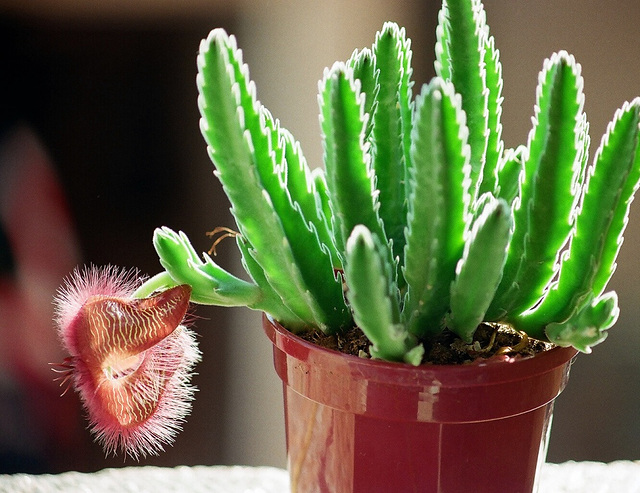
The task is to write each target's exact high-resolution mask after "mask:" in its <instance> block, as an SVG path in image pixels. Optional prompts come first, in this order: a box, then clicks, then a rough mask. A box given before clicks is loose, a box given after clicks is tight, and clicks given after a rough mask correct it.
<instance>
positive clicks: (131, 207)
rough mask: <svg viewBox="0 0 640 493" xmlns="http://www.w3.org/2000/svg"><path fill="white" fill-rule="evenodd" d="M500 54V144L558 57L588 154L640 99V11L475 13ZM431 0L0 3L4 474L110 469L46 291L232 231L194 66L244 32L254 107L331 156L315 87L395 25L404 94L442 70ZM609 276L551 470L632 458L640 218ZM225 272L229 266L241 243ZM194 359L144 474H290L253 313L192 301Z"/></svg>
mask: <svg viewBox="0 0 640 493" xmlns="http://www.w3.org/2000/svg"><path fill="white" fill-rule="evenodd" d="M485 6H486V8H487V12H488V22H489V25H490V26H491V33H492V34H493V35H494V36H495V38H496V42H497V46H498V48H499V49H500V50H501V60H502V64H503V75H504V81H505V87H504V92H503V95H504V97H505V103H504V108H503V110H504V113H503V124H504V138H505V140H506V144H507V146H510V147H513V146H516V145H517V144H519V143H523V142H525V141H526V138H527V134H528V131H529V129H530V126H531V116H532V114H533V105H534V101H535V87H536V84H537V74H538V72H539V71H540V69H541V67H542V63H543V60H544V58H546V57H548V56H549V55H550V54H551V53H553V52H554V51H557V50H560V49H566V50H567V51H569V52H570V53H573V54H574V55H575V56H576V58H577V60H578V61H579V62H580V63H581V64H582V68H583V75H584V77H585V81H586V82H585V93H586V104H585V110H586V112H587V115H588V117H589V121H590V122H591V127H590V133H591V137H592V146H591V147H592V153H593V151H595V149H596V148H597V146H598V145H599V142H600V138H601V136H602V134H603V133H604V131H605V128H606V124H607V123H608V122H609V121H610V120H611V118H612V116H613V114H614V111H615V110H616V108H618V107H619V106H621V104H622V103H623V102H624V101H625V100H629V99H632V98H634V97H635V96H637V95H640V83H639V82H638V81H640V61H639V59H638V44H639V42H640V33H639V31H638V25H640V3H638V2H637V1H636V0H615V1H610V2H607V3H606V6H604V5H603V3H602V2H601V1H599V0H544V1H543V0H540V1H535V2H532V1H530V0H487V1H486V2H485ZM439 8H440V2H439V1H424V0H423V1H419V0H370V1H366V0H351V1H349V2H344V1H341V0H325V1H323V2H312V1H305V0H299V1H293V0H282V1H277V0H272V1H270V0H255V1H251V0H235V1H228V2H225V1H223V0H181V1H178V0H110V1H108V2H105V1H102V0H28V1H24V0H0V473H4V472H19V471H20V472H59V471H65V470H72V469H73V470H81V471H93V470H97V469H101V468H104V467H117V466H122V465H132V464H134V462H133V461H131V460H130V459H127V460H126V461H125V460H124V459H123V458H122V457H118V458H105V457H104V454H103V452H102V450H101V449H100V448H99V447H98V446H96V445H95V444H92V443H91V440H90V437H89V434H88V432H87V431H86V430H85V429H84V427H85V422H84V420H83V417H82V411H81V410H80V406H79V402H78V398H77V396H76V395H75V394H73V393H71V392H70V393H68V394H66V395H65V396H64V397H62V398H60V397H59V394H60V389H59V388H58V387H57V385H56V384H55V383H54V382H52V377H53V375H52V374H51V371H50V369H49V366H48V363H51V362H60V361H62V358H63V357H64V355H63V354H62V353H61V351H60V349H59V347H58V343H57V340H56V338H55V333H54V329H53V326H52V324H51V316H52V307H51V298H52V296H53V294H54V293H55V290H56V289H57V287H58V285H59V284H60V283H61V281H62V278H63V277H64V276H65V275H66V274H67V273H69V272H70V271H71V270H72V269H73V268H74V267H75V266H76V265H79V264H85V263H94V264H98V265H103V264H115V265H120V266H124V267H133V266H136V267H138V268H139V269H140V270H141V271H142V272H143V273H146V274H149V275H152V274H154V273H156V272H157V271H158V270H159V265H158V262H157V258H156V256H155V252H154V250H153V248H152V244H151V237H152V234H153V230H154V228H155V227H157V226H161V225H167V226H170V227H172V228H173V229H176V230H179V229H180V230H183V231H185V232H186V233H187V234H188V235H189V236H190V238H191V239H192V241H193V243H194V245H195V246H196V248H197V249H198V250H201V251H205V250H207V249H208V248H209V247H210V246H211V240H210V239H208V238H207V237H206V235H205V232H206V231H210V230H212V229H213V228H215V227H216V226H229V227H233V223H232V220H231V218H230V216H229V213H228V203H227V200H226V198H225V197H224V195H223V193H222V191H221V189H220V186H219V185H218V183H217V181H216V180H215V178H214V177H213V175H212V166H211V164H210V162H209V160H208V158H207V154H206V149H205V145H204V143H203V141H202V139H201V137H200V134H199V129H198V119H199V115H198V110H197V106H196V86H195V73H196V65H195V59H196V54H197V49H198V45H199V42H200V39H202V38H203V37H205V36H206V35H207V33H208V32H209V30H210V29H212V28H214V27H225V28H226V29H227V30H228V31H229V32H232V33H234V34H236V36H237V38H238V43H239V45H240V46H241V47H242V48H243V50H244V56H245V61H246V62H248V64H249V66H250V67H251V76H252V78H253V79H254V80H255V82H256V84H257V88H258V97H259V99H260V100H261V101H262V102H263V103H264V104H265V105H266V106H267V107H268V108H269V109H270V110H271V111H272V113H273V114H274V115H275V116H276V117H278V118H280V120H281V122H282V124H283V125H284V126H285V127H287V128H288V129H290V130H291V131H292V132H293V134H294V135H295V136H296V137H297V138H298V139H299V140H300V141H301V143H302V147H303V149H304V150H305V154H306V156H307V159H308V161H309V163H310V164H311V165H313V166H317V165H319V164H320V163H321V144H320V137H319V126H318V118H317V112H318V111H317V100H316V94H317V82H318V80H319V79H320V78H321V76H322V71H323V69H324V67H326V66H330V65H331V64H332V63H333V62H334V61H335V60H338V59H340V60H344V59H346V58H348V57H349V55H350V54H351V52H352V51H353V49H354V48H362V47H364V46H370V45H371V43H372V42H373V39H374V35H375V33H376V31H377V30H378V29H379V28H380V27H381V26H382V24H383V22H384V21H385V20H393V21H396V22H398V23H399V24H401V25H403V26H405V27H406V29H407V33H408V36H409V37H410V38H412V40H413V44H412V47H413V66H414V80H415V82H416V88H419V87H420V85H421V84H422V83H425V82H427V81H428V80H429V79H430V78H431V77H432V76H433V68H432V67H433V58H434V50H433V45H434V40H435V34H434V32H435V25H436V19H437V12H438V10H439ZM639 207H640V206H638V204H634V206H633V208H632V214H631V220H630V223H629V227H628V229H627V234H626V241H625V244H624V247H623V248H622V251H621V254H620V257H619V263H620V264H621V265H622V267H621V268H620V269H619V270H618V272H617V273H616V274H615V277H614V279H613V281H612V283H611V285H610V287H611V288H613V289H616V290H617V291H618V294H619V298H620V306H621V311H622V314H621V316H620V319H619V322H618V324H617V326H616V327H615V328H613V329H612V330H611V331H610V337H609V340H608V341H607V342H606V343H605V344H603V345H601V346H598V347H596V348H595V350H594V352H593V354H591V355H588V356H587V355H580V356H579V357H578V359H577V361H576V363H575V365H574V367H573V369H572V374H571V381H570V383H569V386H568V387H567V389H566V390H565V392H564V393H563V394H562V395H561V397H560V398H559V399H558V400H557V404H556V413H555V420H554V427H553V432H552V437H551V444H550V450H549V456H548V459H549V460H550V461H553V462H562V461H566V460H599V461H611V460H615V459H640V420H638V414H639V412H640V358H639V355H638V350H639V349H640V327H639V325H640V324H639V323H638V320H640V304H639V303H638V299H639V298H640V276H639V275H638V274H639V273H640V210H639ZM218 252H219V258H218V261H219V263H221V264H222V265H224V266H226V267H228V268H229V269H230V270H232V271H233V272H236V273H240V272H241V271H240V267H239V264H238V257H237V255H236V254H235V243H234V242H233V241H227V242H223V243H222V244H221V245H219V246H218ZM197 315H198V320H197V324H196V327H197V330H198V333H199V334H200V337H199V339H200V347H201V349H202V351H203V353H204V359H203V362H202V363H201V364H200V365H199V366H198V368H197V371H198V375H197V376H196V377H194V383H195V384H196V385H197V386H198V388H199V392H198V394H197V399H196V401H195V403H194V409H193V413H192V415H191V417H190V418H189V420H188V422H187V423H186V424H185V425H184V431H183V432H182V433H181V434H180V435H179V436H178V437H177V440H176V443H175V445H174V446H173V447H171V448H169V449H168V450H167V452H166V453H165V454H163V455H161V456H160V457H157V458H150V459H146V460H143V461H142V463H143V464H154V465H167V466H171V465H178V464H188V465H194V464H208V465H212V464H249V465H274V466H281V467H284V466H285V465H286V458H285V438H284V424H283V415H282V395H281V388H280V382H279V381H278V379H277V377H276V375H275V372H274V371H273V368H272V362H271V347H270V344H269V342H268V340H267V338H266V337H265V336H264V334H263V332H262V330H261V326H260V315H259V314H258V313H253V312H249V311H248V310H243V309H224V310H223V309H216V308H202V309H200V308H199V309H198V310H197Z"/></svg>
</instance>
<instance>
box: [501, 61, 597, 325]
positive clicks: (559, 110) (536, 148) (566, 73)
mask: <svg viewBox="0 0 640 493" xmlns="http://www.w3.org/2000/svg"><path fill="white" fill-rule="evenodd" d="M583 104H584V95H583V93H582V78H581V77H580V67H579V66H578V65H577V64H576V63H575V60H574V59H573V57H571V56H570V55H568V54H567V53H566V52H560V53H558V54H555V55H553V56H552V57H551V59H549V60H547V61H546V62H545V66H544V69H543V71H542V72H541V74H540V84H539V86H538V101H537V105H536V116H535V119H534V121H535V125H534V128H533V129H532V131H531V133H530V134H529V144H528V149H527V154H526V156H525V163H524V169H525V173H524V180H523V182H522V184H521V191H520V201H519V204H518V207H516V209H515V211H514V216H515V217H514V219H515V225H514V233H513V241H512V242H511V248H510V251H509V256H508V258H507V264H506V266H505V273H504V278H503V280H502V283H501V285H500V287H499V288H498V293H497V294H496V299H495V301H494V303H493V305H492V308H491V310H490V316H491V317H496V316H499V314H501V313H504V312H506V313H507V314H508V315H507V318H508V319H510V320H513V318H515V317H516V316H517V315H518V314H519V313H522V312H523V311H525V310H528V309H529V308H531V307H532V306H533V305H534V304H535V303H536V302H537V301H538V300H540V299H541V298H542V296H543V295H544V292H545V289H546V288H547V286H548V284H549V282H550V281H551V280H552V279H553V277H554V276H555V274H556V271H557V262H558V255H559V252H560V251H561V250H562V248H563V247H564V246H565V244H566V242H567V240H568V238H569V235H570V233H571V221H572V219H573V214H574V211H575V208H576V206H577V202H578V199H579V191H580V181H579V180H580V176H581V174H582V163H583V161H584V153H585V152H586V144H585V143H586V142H588V137H587V134H586V118H585V116H584V113H583V111H582V108H583Z"/></svg>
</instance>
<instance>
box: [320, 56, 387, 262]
mask: <svg viewBox="0 0 640 493" xmlns="http://www.w3.org/2000/svg"><path fill="white" fill-rule="evenodd" d="M320 103H321V108H320V110H321V128H322V132H323V137H324V141H323V144H324V161H325V169H326V178H327V188H328V190H329V195H330V199H331V201H330V206H331V210H332V212H333V220H334V227H333V229H334V234H335V236H336V244H337V247H338V250H339V251H344V242H345V241H346V238H348V237H349V235H350V234H351V231H352V230H353V228H355V227H356V225H358V224H364V225H365V226H367V228H369V230H371V231H372V232H373V233H374V234H376V235H377V236H378V237H379V238H380V239H386V235H385V234H384V230H383V228H382V224H381V221H380V218H379V216H378V209H379V204H378V201H377V195H378V194H377V193H376V192H375V186H374V174H373V170H372V169H371V164H370V156H369V153H368V146H366V145H365V142H364V131H365V126H366V116H365V114H364V106H363V105H364V98H363V96H362V95H361V94H360V93H359V92H358V91H357V87H356V84H355V83H354V81H353V75H352V71H351V69H350V68H348V67H347V66H346V65H344V64H342V63H336V64H335V65H334V66H333V67H332V68H331V70H327V71H326V72H325V76H324V79H323V81H322V83H321V87H320Z"/></svg>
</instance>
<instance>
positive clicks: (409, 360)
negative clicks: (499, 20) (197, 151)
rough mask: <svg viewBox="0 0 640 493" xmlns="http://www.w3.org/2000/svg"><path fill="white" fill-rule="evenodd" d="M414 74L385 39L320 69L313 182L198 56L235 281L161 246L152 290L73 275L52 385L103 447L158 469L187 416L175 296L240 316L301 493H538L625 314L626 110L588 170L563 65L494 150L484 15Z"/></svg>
mask: <svg viewBox="0 0 640 493" xmlns="http://www.w3.org/2000/svg"><path fill="white" fill-rule="evenodd" d="M411 56H412V54H411V51H410V42H409V40H408V39H407V38H406V36H405V31H404V30H403V29H401V28H399V27H398V26H397V25H395V24H393V23H386V24H385V25H384V26H383V28H382V30H381V31H380V32H379V33H378V34H377V36H376V38H375V41H374V43H373V45H372V47H371V48H370V49H369V48H365V49H362V50H360V51H358V50H356V51H355V52H354V53H353V55H352V56H351V58H350V59H349V60H348V61H346V62H344V63H336V64H335V65H334V66H333V67H331V68H330V69H327V70H326V71H325V74H324V77H323V79H322V81H321V82H320V85H319V89H320V94H319V103H320V120H321V129H322V138H323V144H324V168H323V169H315V170H313V171H311V170H310V168H309V167H308V165H307V163H306V161H305V159H304V157H303V154H302V151H301V149H300V146H299V144H298V143H297V141H296V140H295V139H294V137H293V136H292V135H291V134H290V133H289V132H288V131H287V130H285V129H284V128H282V127H281V126H280V124H279V122H278V120H276V119H275V118H274V117H273V116H272V115H271V114H270V113H269V112H268V110H267V109H266V108H264V107H263V106H262V105H261V104H260V102H259V101H258V99H257V95H256V89H255V86H254V84H253V82H252V81H251V80H250V78H249V72H248V68H247V67H246V65H244V64H243V61H242V54H241V51H240V50H239V49H238V47H237V46H236V41H235V39H234V38H233V37H232V36H228V35H227V34H226V33H225V32H224V31H223V30H220V29H216V30H214V31H212V32H211V34H210V35H209V37H208V38H207V39H206V40H204V41H203V42H202V44H201V47H200V53H199V55H198V77H197V85H198V89H199V100H198V104H199V108H200V111H201V115H202V119H201V129H202V133H203V136H204V138H205V140H206V142H207V145H208V149H209V154H210V157H211V160H212V161H213V163H214V165H215V170H216V171H215V173H216V175H217V177H218V178H219V180H220V181H221V183H222V185H223V188H224V191H225V192H226V194H227V196H228V198H229V200H230V202H231V210H232V213H233V216H234V218H235V222H236V228H235V229H234V230H232V229H227V228H219V229H218V230H217V232H218V233H223V236H233V237H235V239H236V242H237V245H238V247H239V249H240V252H241V253H242V262H243V266H244V268H245V270H246V272H247V274H248V276H249V278H248V280H243V279H240V278H238V277H236V276H234V275H232V274H230V273H229V272H227V271H226V270H224V269H223V268H222V267H220V266H219V265H218V264H216V263H215V262H214V260H213V259H212V258H211V256H210V255H208V254H203V255H199V254H198V253H197V252H196V251H195V250H194V248H193V247H192V245H191V243H190V242H189V239H188V238H187V237H186V236H185V235H184V234H183V233H176V232H174V231H172V230H170V229H168V228H160V229H158V230H156V232H155V236H154V240H153V242H154V246H155V249H156V251H157V253H158V255H159V257H160V262H161V265H162V267H163V269H164V270H163V271H162V272H161V273H160V274H158V275H156V276H154V277H152V278H150V279H148V280H146V281H144V282H141V281H137V280H136V279H135V278H134V276H132V275H130V274H129V275H127V274H125V273H123V272H121V271H117V270H115V269H109V268H106V269H95V268H94V269H88V270H85V271H84V272H77V273H76V274H75V275H74V276H72V278H70V280H69V281H68V283H67V285H66V287H64V288H63V289H62V290H61V293H60V295H59V296H58V298H57V301H56V303H57V307H58V320H57V321H58V325H59V330H60V334H61V336H62V339H63V341H64V343H65V345H66V347H67V348H68V349H69V352H70V354H71V356H70V357H69V358H68V360H67V361H66V362H65V363H64V365H63V368H62V371H64V372H66V375H64V376H63V379H64V381H70V380H71V379H73V382H74V385H75V387H76V388H77V390H79V392H80V394H81V397H82V398H83V400H84V402H85V404H86V407H87V410H88V413H89V417H90V420H91V422H92V425H93V431H94V433H95V434H96V435H97V436H98V437H99V438H100V439H101V440H102V441H103V442H104V444H105V446H106V448H107V449H108V450H111V451H116V450H117V449H119V448H121V449H122V450H124V451H125V452H126V453H129V454H130V455H133V456H138V455H141V454H142V455H146V454H147V453H155V452H157V451H158V450H160V449H161V448H162V444H163V443H167V442H170V441H171V439H172V437H173V435H174V434H175V431H176V430H177V428H178V427H179V423H180V421H181V420H182V419H183V418H184V415H185V414H186V412H187V411H188V402H189V400H190V399H191V389H190V387H189V385H188V375H189V372H190V370H191V368H192V367H193V365H194V364H195V363H196V362H197V360H198V358H199V353H198V350H197V348H196V347H195V343H194V338H193V334H192V332H191V331H190V330H189V329H187V328H186V327H185V323H184V317H185V314H186V312H187V307H188V304H189V302H192V303H196V304H215V305H226V306H247V307H249V308H252V309H255V310H260V311H262V312H264V313H265V316H264V329H265V331H266V333H267V335H268V336H269V338H270V339H271V341H272V342H273V345H274V361H275V365H276V370H277V371H278V374H279V375H280V377H281V378H282V380H283V383H284V389H285V404H286V425H287V446H288V453H289V469H290V474H291V488H292V491H298V492H301V491H340V492H343V491H434V492H436V491H512V492H516V491H533V490H534V489H535V482H536V471H537V467H538V465H539V464H540V463H541V462H542V461H543V460H544V458H545V453H546V443H547V437H548V433H549V427H550V419H551V414H552V409H553V401H554V399H555V398H556V397H557V395H558V394H559V393H560V392H561V390H562V389H563V388H564V385H565V384H566V381H567V378H568V374H569V368H570V364H571V361H572V359H573V357H574V356H575V355H576V353H577V351H582V352H589V351H590V348H591V346H593V345H595V344H598V343H599V342H601V341H602V340H604V338H605V337H606V334H607V333H606V329H608V328H609V327H611V326H612V325H613V323H614V322H615V320H616V318H617V315H618V307H617V299H616V295H615V293H613V292H606V286H607V283H608V281H609V279H610V277H611V275H612V274H613V271H614V269H615V259H616V256H617V253H618V251H619V249H620V246H621V243H622V233H623V231H624V228H625V226H626V223H627V217H628V212H629V205H630V202H631V200H632V198H633V195H634V193H635V191H636V189H637V187H638V182H639V179H640V153H638V152H637V150H638V144H639V123H640V100H638V99H636V100H634V101H633V102H631V103H625V104H624V105H623V106H622V108H621V109H619V110H618V111H617V112H616V114H615V116H614V118H613V121H612V122H611V124H610V125H609V127H608V128H607V132H606V134H605V136H604V137H603V139H602V142H601V144H600V147H599V148H598V150H597V151H596V153H595V157H594V159H593V162H592V163H589V160H588V147H589V136H588V124H587V120H586V117H585V114H584V112H583V100H584V96H583V93H582V85H583V84H582V78H581V75H580V67H579V65H578V64H577V63H576V62H575V60H574V58H573V57H572V56H570V55H569V54H567V53H566V52H559V53H556V54H554V55H552V56H551V57H550V58H549V59H548V60H547V61H546V62H545V63H544V66H543V69H542V71H541V73H540V77H539V83H538V88H537V102H536V107H535V115H534V118H533V128H532V130H531V132H530V134H529V138H528V141H527V143H526V144H525V145H522V146H520V147H518V148H516V149H505V146H504V143H503V141H502V139H501V123H500V117H501V103H502V95H501V89H502V78H501V66H500V62H499V53H498V50H497V49H496V48H495V45H494V40H493V38H492V37H491V36H490V34H489V29H488V26H487V25H486V21H485V13H484V10H483V5H482V3H481V2H480V1H478V0H445V1H444V2H443V6H442V9H441V11H440V16H439V24H438V28H437V44H436V74H437V75H436V77H435V78H434V79H433V80H432V81H431V82H430V83H428V84H425V85H424V86H423V87H422V88H421V89H420V90H419V91H416V93H417V94H416V95H415V97H414V88H413V83H412V80H411V76H412V70H411ZM336 348H337V349H336ZM345 352H350V353H351V354H344V353H345Z"/></svg>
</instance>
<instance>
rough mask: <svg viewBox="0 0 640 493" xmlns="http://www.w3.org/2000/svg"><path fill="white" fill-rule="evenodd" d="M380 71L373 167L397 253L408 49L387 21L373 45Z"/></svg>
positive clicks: (407, 125) (402, 220)
mask: <svg viewBox="0 0 640 493" xmlns="http://www.w3.org/2000/svg"><path fill="white" fill-rule="evenodd" d="M373 54H374V56H375V64H376V70H377V73H378V84H377V94H376V99H377V104H376V109H375V112H374V113H373V131H372V147H371V149H372V151H371V153H372V167H373V169H374V170H375V174H376V186H377V188H378V190H379V194H380V197H379V202H380V218H381V219H382V222H383V224H384V230H385V233H386V237H387V238H388V239H389V240H390V241H392V242H393V256H394V258H401V257H402V251H403V249H404V228H405V226H406V206H407V205H406V192H405V184H406V178H407V171H406V170H407V168H410V164H409V163H408V162H407V160H408V159H409V156H408V153H409V148H410V135H411V109H412V108H411V85H412V83H411V80H410V77H411V49H410V43H409V41H408V40H407V39H406V37H405V30H404V29H401V28H399V27H398V26H397V25H396V24H394V23H391V22H387V23H385V24H384V26H383V28H382V31H380V32H379V33H378V34H377V36H376V40H375V43H374V45H373Z"/></svg>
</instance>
